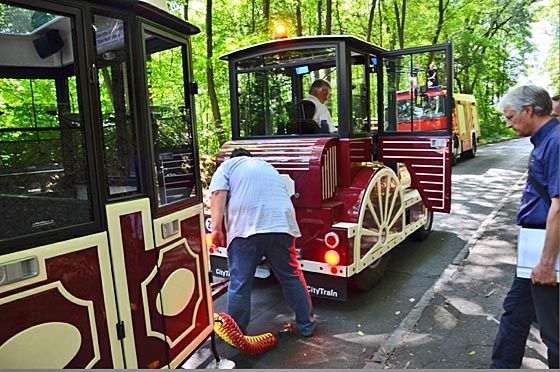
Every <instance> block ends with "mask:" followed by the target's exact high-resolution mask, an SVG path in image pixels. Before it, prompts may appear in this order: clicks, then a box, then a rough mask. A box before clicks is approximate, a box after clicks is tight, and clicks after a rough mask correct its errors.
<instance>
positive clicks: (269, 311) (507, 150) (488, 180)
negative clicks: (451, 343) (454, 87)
mask: <svg viewBox="0 0 560 372" xmlns="http://www.w3.org/2000/svg"><path fill="white" fill-rule="evenodd" d="M531 147H532V146H531V144H530V142H529V141H528V139H515V140H511V141H506V142H502V143H497V144H490V145H485V146H480V147H479V149H478V153H477V156H476V157H475V158H474V159H469V160H460V161H459V163H458V164H457V165H456V166H454V167H453V176H452V182H453V186H452V210H451V213H450V214H449V215H447V214H445V215H442V214H438V215H436V216H435V218H434V225H433V231H432V234H430V236H429V237H428V239H427V240H426V241H424V242H420V243H418V242H409V241H405V242H404V243H403V244H401V245H400V246H399V247H397V248H395V249H394V251H393V254H392V258H391V264H390V267H389V269H388V270H387V272H386V273H385V275H384V277H383V279H382V280H381V282H380V283H379V284H378V285H377V286H376V287H375V288H373V289H372V290H370V291H369V292H367V293H362V294H354V295H352V297H351V298H350V300H349V301H348V302H336V301H330V300H324V299H314V311H315V315H316V318H317V320H318V326H317V329H316V332H315V335H314V337H311V338H302V337H300V336H298V335H297V334H286V335H283V336H281V337H280V341H279V344H278V345H277V346H276V347H275V348H274V349H272V350H270V351H268V352H267V353H264V354H260V355H257V356H247V355H244V354H241V353H240V352H239V351H238V350H236V349H234V348H232V347H231V346H229V345H227V344H226V343H225V342H223V341H222V340H218V351H219V353H220V356H221V357H222V358H224V359H227V360H231V361H233V362H235V365H236V368H240V369H249V368H251V369H252V368H257V369H293V368H314V369H361V368H364V366H367V365H368V363H369V362H371V361H372V360H373V359H374V358H375V356H376V355H379V354H382V353H383V352H385V351H386V350H385V348H388V347H392V345H391V340H392V339H393V338H394V337H395V334H396V333H398V331H399V330H402V329H403V328H407V327H410V328H411V327H413V326H414V324H408V322H410V320H409V319H414V316H411V313H414V312H418V311H419V306H417V305H419V304H418V301H421V300H422V299H423V298H426V296H425V294H426V293H427V292H429V291H430V290H432V288H433V286H434V283H436V282H437V281H438V279H440V277H441V276H442V273H444V271H446V269H447V268H449V267H452V266H453V265H460V264H461V261H462V259H463V258H464V257H465V255H466V254H467V253H468V251H469V250H468V247H469V242H470V241H472V240H473V238H476V237H477V235H480V234H481V233H482V232H483V230H484V228H485V224H486V222H485V221H488V219H489V217H492V215H493V213H495V211H496V208H497V206H498V205H500V203H501V202H502V200H504V198H506V197H507V196H508V194H509V193H510V192H511V190H512V188H513V185H515V184H516V183H517V182H518V181H519V180H520V179H521V178H522V177H523V174H524V172H525V170H526V167H527V159H528V156H529V153H530V150H531ZM508 213H510V214H511V213H514V210H511V211H509V212H508ZM226 301H227V295H226V296H223V297H221V298H219V299H218V300H217V301H216V302H215V312H221V311H225V308H226ZM420 305H421V306H420V308H422V307H426V306H429V305H430V304H429V303H426V304H425V305H424V304H420ZM292 321H293V318H292V314H291V311H290V309H289V308H288V307H287V305H286V304H285V302H284V299H283V297H282V292H281V290H280V288H279V285H278V283H276V282H275V281H274V280H271V279H267V280H259V281H257V283H256V284H255V288H254V291H253V306H252V320H251V324H250V325H249V329H248V332H247V333H248V334H250V335H258V334H262V333H265V332H272V333H276V332H278V331H280V330H281V329H282V328H283V326H284V324H286V323H288V322H292ZM393 346H394V345H393ZM184 367H185V368H214V367H215V365H214V358H213V357H212V354H211V352H210V348H209V345H208V344H205V345H203V346H202V347H201V348H200V349H199V351H198V352H196V353H195V354H194V355H193V356H192V357H191V358H190V359H189V360H188V361H187V362H186V363H185V364H184ZM386 367H387V366H386ZM397 368H399V367H397ZM400 368H403V367H402V366H400ZM417 368H418V367H417Z"/></svg>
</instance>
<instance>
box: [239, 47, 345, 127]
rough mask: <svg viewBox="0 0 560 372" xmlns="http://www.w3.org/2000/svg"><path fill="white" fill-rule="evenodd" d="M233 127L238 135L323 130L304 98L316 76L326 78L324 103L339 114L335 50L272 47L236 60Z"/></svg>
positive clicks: (333, 112) (335, 115) (332, 113)
mask: <svg viewBox="0 0 560 372" xmlns="http://www.w3.org/2000/svg"><path fill="white" fill-rule="evenodd" d="M235 67H236V77H237V92H236V95H237V97H236V99H237V123H236V124H237V126H238V128H239V135H240V137H253V136H276V135H293V134H320V133H323V132H322V130H321V127H320V124H321V123H316V122H315V121H314V120H313V118H312V115H311V117H308V116H310V114H309V113H308V112H307V111H306V110H305V108H304V105H303V104H302V100H303V99H304V98H305V97H306V96H307V95H308V94H309V88H310V87H311V84H312V83H313V82H314V81H315V80H316V79H324V80H327V81H328V82H329V83H330V85H331V93H330V96H329V99H328V100H327V101H326V102H325V105H326V106H327V107H328V108H329V110H330V111H331V116H332V118H333V121H334V124H335V125H336V122H337V120H336V118H337V115H338V105H337V98H338V96H337V87H336V76H337V70H336V49H335V48H333V47H326V48H325V47H323V48H308V49H304V50H303V49H298V50H289V51H282V52H278V51H274V52H273V53H271V54H269V55H260V56H257V57H252V58H248V59H245V60H241V61H238V62H236V65H235Z"/></svg>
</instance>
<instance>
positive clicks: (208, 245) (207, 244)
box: [206, 234, 214, 253]
mask: <svg viewBox="0 0 560 372" xmlns="http://www.w3.org/2000/svg"><path fill="white" fill-rule="evenodd" d="M211 245H212V234H206V247H208V251H209V252H210V253H214V248H210V246H211Z"/></svg>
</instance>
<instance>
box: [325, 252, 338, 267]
mask: <svg viewBox="0 0 560 372" xmlns="http://www.w3.org/2000/svg"><path fill="white" fill-rule="evenodd" d="M325 262H326V263H327V264H329V265H330V266H336V265H338V264H339V263H340V255H339V254H338V252H337V251H335V250H332V249H331V250H328V251H327V252H326V253H325Z"/></svg>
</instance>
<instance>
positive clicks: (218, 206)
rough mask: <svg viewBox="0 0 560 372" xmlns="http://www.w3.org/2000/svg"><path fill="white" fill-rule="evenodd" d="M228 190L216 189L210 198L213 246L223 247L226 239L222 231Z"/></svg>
mask: <svg viewBox="0 0 560 372" xmlns="http://www.w3.org/2000/svg"><path fill="white" fill-rule="evenodd" d="M227 196H228V191H227V190H216V191H214V192H213V193H212V195H211V199H210V213H211V216H212V245H213V246H214V247H216V246H218V247H225V246H226V239H225V237H224V232H223V231H222V224H223V221H224V214H225V210H226V202H227Z"/></svg>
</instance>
